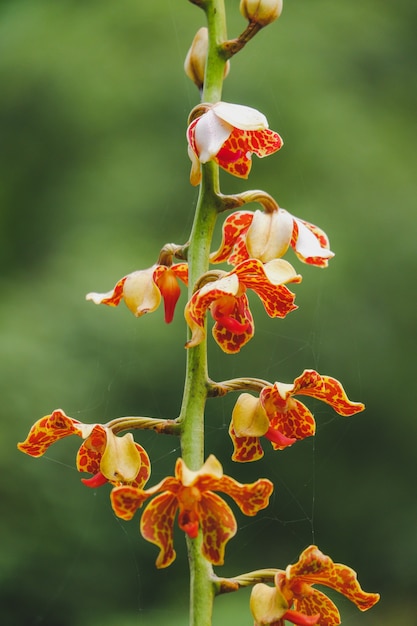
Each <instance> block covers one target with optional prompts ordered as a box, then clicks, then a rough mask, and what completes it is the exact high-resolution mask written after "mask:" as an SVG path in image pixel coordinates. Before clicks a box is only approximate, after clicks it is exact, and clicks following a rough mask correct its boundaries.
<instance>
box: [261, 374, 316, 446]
mask: <svg viewBox="0 0 417 626" xmlns="http://www.w3.org/2000/svg"><path fill="white" fill-rule="evenodd" d="M260 399H261V402H262V405H263V407H264V409H265V411H266V412H267V414H268V417H269V422H270V427H271V429H273V430H276V431H279V432H280V433H282V434H283V435H285V437H289V438H295V439H305V438H306V437H311V436H312V435H314V433H315V430H316V422H315V420H314V417H313V415H312V414H311V412H310V411H309V409H308V408H307V407H306V406H305V405H304V404H302V403H301V402H299V401H298V400H296V399H295V398H291V397H290V398H288V399H286V400H283V399H282V397H281V395H280V393H279V392H278V390H277V383H275V385H273V386H272V387H264V389H263V390H262V391H261V394H260ZM268 438H269V437H268ZM292 443H294V442H292ZM273 447H274V448H275V449H282V446H279V445H278V444H274V443H273ZM284 447H286V446H284Z"/></svg>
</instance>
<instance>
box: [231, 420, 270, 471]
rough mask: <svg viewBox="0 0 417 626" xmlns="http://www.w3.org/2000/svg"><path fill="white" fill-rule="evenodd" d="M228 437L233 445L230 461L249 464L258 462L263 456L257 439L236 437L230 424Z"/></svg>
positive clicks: (246, 436)
mask: <svg viewBox="0 0 417 626" xmlns="http://www.w3.org/2000/svg"><path fill="white" fill-rule="evenodd" d="M229 435H230V438H231V440H232V443H233V454H232V460H233V461H236V462H237V463H249V462H251V461H258V460H259V459H261V458H262V457H263V455H264V451H263V449H262V446H261V443H260V441H259V437H251V436H248V435H245V436H243V437H238V436H237V435H236V433H235V431H234V430H233V425H232V424H230V428H229Z"/></svg>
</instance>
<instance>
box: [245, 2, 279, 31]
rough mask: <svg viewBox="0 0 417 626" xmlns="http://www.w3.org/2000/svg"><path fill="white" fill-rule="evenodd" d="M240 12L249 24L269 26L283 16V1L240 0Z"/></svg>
mask: <svg viewBox="0 0 417 626" xmlns="http://www.w3.org/2000/svg"><path fill="white" fill-rule="evenodd" d="M240 12H241V14H242V15H243V17H245V18H246V19H247V20H249V22H255V23H256V24H259V25H260V26H267V25H268V24H271V22H274V21H275V20H276V19H278V18H279V16H280V15H281V12H282V0H240Z"/></svg>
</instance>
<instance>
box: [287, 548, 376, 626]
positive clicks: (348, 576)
mask: <svg viewBox="0 0 417 626" xmlns="http://www.w3.org/2000/svg"><path fill="white" fill-rule="evenodd" d="M287 579H288V580H289V581H290V585H291V581H292V580H294V579H301V580H302V581H303V582H306V583H308V584H309V585H313V584H318V585H325V586H326V587H330V588H331V589H334V590H335V591H338V592H339V593H342V594H343V595H344V596H345V597H346V598H348V599H349V600H351V601H352V602H353V603H354V604H356V606H357V607H358V608H359V609H360V610H361V611H366V610H367V609H370V608H371V607H372V606H374V604H376V602H378V600H379V594H377V593H367V592H365V591H363V590H362V588H361V586H360V585H359V582H358V580H357V575H356V572H355V571H354V570H353V569H351V568H350V567H348V566H347V565H342V564H339V563H333V561H332V560H331V558H330V557H328V556H326V555H324V554H323V553H322V552H321V551H320V550H319V549H318V548H317V546H309V547H308V548H306V549H305V550H304V552H302V554H301V555H300V558H299V561H298V562H297V563H295V564H293V565H290V566H289V567H288V568H287ZM336 623H337V622H336Z"/></svg>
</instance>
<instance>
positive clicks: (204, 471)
mask: <svg viewBox="0 0 417 626" xmlns="http://www.w3.org/2000/svg"><path fill="white" fill-rule="evenodd" d="M272 490H273V485H272V483H271V482H270V481H269V480H267V479H264V478H260V479H259V480H257V481H256V482H254V483H251V484H248V485H242V484H240V483H238V482H237V481H235V480H234V479H233V478H230V477H229V476H225V475H224V474H223V468H222V466H221V465H220V463H219V461H218V460H217V459H216V457H215V456H213V455H210V456H209V457H208V459H207V460H206V462H205V463H204V465H203V466H202V467H201V469H200V470H198V471H191V470H190V469H188V467H187V466H186V465H185V463H184V461H183V460H182V459H177V462H176V466H175V476H168V477H167V478H164V479H163V480H162V481H161V482H160V483H159V484H158V485H156V486H155V487H152V488H150V489H147V490H143V489H138V488H135V487H132V486H120V487H115V488H114V489H113V490H112V492H111V494H110V499H111V503H112V506H113V510H114V512H115V514H116V515H117V516H118V517H120V518H122V519H125V520H130V519H132V517H133V515H134V514H135V512H136V510H137V509H138V508H139V507H141V506H142V504H143V502H144V501H145V500H146V499H147V498H149V497H151V496H154V495H155V494H158V495H157V496H156V497H155V498H153V500H151V502H150V503H149V504H148V505H147V507H146V508H145V510H144V512H143V514H142V517H141V521H140V531H141V533H142V535H143V537H144V538H145V539H146V540H147V541H150V542H151V543H154V544H155V545H157V546H158V547H159V549H160V552H159V555H158V558H157V560H156V567H158V568H163V567H167V566H168V565H170V564H171V563H172V562H173V561H174V559H175V556H176V553H175V550H174V545H173V524H174V519H175V516H176V514H177V511H178V525H179V527H180V528H181V530H183V531H184V532H185V533H186V534H187V535H188V536H189V537H190V538H191V539H195V538H196V537H197V535H198V532H199V529H200V528H201V531H202V552H203V554H204V556H205V557H206V559H208V560H209V561H210V562H211V563H213V564H214V565H221V564H222V563H223V560H224V550H225V545H226V543H227V542H228V541H229V539H231V538H232V537H233V536H234V535H235V533H236V530H237V525H236V520H235V518H234V515H233V513H232V511H231V509H230V508H229V506H228V504H226V502H224V500H223V499H222V498H220V497H219V496H218V495H217V494H216V493H214V492H215V491H221V492H223V493H226V494H227V495H228V496H230V497H231V498H233V500H234V501H235V502H236V504H237V505H238V507H239V508H240V510H241V511H242V512H243V513H244V514H245V515H250V516H252V515H256V513H257V512H258V511H260V510H261V509H264V508H265V507H266V506H267V505H268V502H269V497H270V495H271V493H272Z"/></svg>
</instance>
